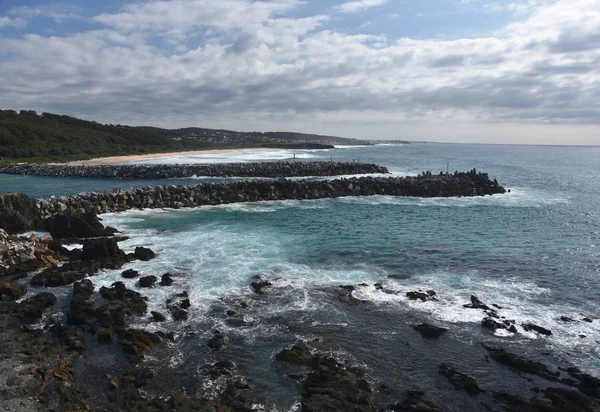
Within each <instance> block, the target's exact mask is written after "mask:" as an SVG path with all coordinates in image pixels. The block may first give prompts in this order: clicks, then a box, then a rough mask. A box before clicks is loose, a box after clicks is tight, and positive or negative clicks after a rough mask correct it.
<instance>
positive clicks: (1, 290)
mask: <svg viewBox="0 0 600 412" xmlns="http://www.w3.org/2000/svg"><path fill="white" fill-rule="evenodd" d="M26 294H27V286H25V285H16V284H14V283H2V284H0V301H2V300H3V296H6V297H7V298H8V300H19V299H21V298H22V297H23V296H25V295H26Z"/></svg>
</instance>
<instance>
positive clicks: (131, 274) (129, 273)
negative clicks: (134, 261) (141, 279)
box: [121, 269, 140, 279]
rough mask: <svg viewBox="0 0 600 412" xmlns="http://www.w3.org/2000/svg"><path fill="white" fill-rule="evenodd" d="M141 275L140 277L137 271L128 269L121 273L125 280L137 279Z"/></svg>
mask: <svg viewBox="0 0 600 412" xmlns="http://www.w3.org/2000/svg"><path fill="white" fill-rule="evenodd" d="M139 275H140V272H138V271H137V270H133V269H127V270H126V271H124V272H123V273H121V276H123V277H124V278H125V279H133V278H137V277H138V276H139Z"/></svg>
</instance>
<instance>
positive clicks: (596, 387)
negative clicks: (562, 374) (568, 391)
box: [567, 368, 600, 399]
mask: <svg viewBox="0 0 600 412" xmlns="http://www.w3.org/2000/svg"><path fill="white" fill-rule="evenodd" d="M567 372H568V373H569V375H571V376H572V377H574V378H576V379H577V380H578V382H576V383H575V385H571V386H576V387H577V388H579V390H580V391H581V392H583V393H585V394H586V395H588V396H592V397H594V398H596V399H600V379H598V378H596V377H594V376H592V375H589V374H587V373H583V372H581V371H580V370H579V369H577V368H568V369H567Z"/></svg>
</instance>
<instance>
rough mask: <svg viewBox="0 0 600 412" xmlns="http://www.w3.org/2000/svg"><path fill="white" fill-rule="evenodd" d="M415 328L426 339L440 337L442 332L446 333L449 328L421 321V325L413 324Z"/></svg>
mask: <svg viewBox="0 0 600 412" xmlns="http://www.w3.org/2000/svg"><path fill="white" fill-rule="evenodd" d="M413 329H414V330H416V331H417V332H419V333H420V334H421V335H422V336H423V337H424V338H426V339H438V338H439V337H440V336H441V335H442V334H444V333H446V331H447V330H448V329H446V328H441V327H439V326H434V325H430V324H428V323H421V324H420V325H415V326H413Z"/></svg>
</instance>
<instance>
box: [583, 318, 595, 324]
mask: <svg viewBox="0 0 600 412" xmlns="http://www.w3.org/2000/svg"><path fill="white" fill-rule="evenodd" d="M581 320H582V321H584V322H587V323H592V322H593V320H592V319H590V318H583V319H581Z"/></svg>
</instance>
